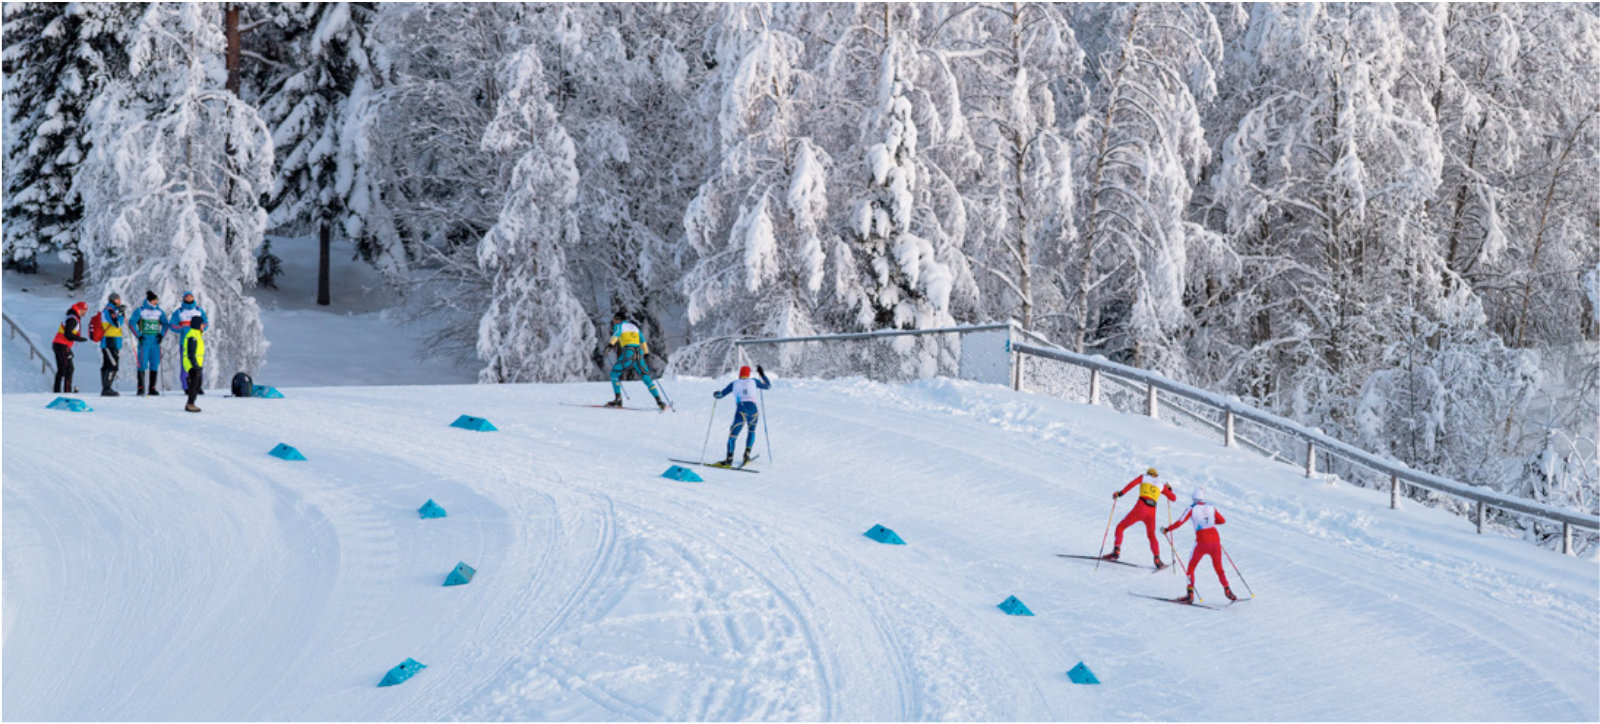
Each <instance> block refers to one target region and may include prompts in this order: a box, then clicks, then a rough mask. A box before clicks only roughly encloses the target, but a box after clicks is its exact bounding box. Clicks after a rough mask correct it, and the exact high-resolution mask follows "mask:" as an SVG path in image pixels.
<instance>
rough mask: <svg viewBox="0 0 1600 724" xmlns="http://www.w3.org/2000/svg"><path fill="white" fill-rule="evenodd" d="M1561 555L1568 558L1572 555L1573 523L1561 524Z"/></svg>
mask: <svg viewBox="0 0 1600 724" xmlns="http://www.w3.org/2000/svg"><path fill="white" fill-rule="evenodd" d="M1561 554H1562V555H1567V556H1570V555H1572V524H1571V523H1566V522H1563V523H1562V524H1561Z"/></svg>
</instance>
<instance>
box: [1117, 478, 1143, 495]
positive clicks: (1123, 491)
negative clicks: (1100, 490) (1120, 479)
mask: <svg viewBox="0 0 1600 724" xmlns="http://www.w3.org/2000/svg"><path fill="white" fill-rule="evenodd" d="M1141 480H1144V476H1143V475H1140V476H1139V477H1137V478H1134V479H1133V480H1130V481H1128V484H1127V485H1124V486H1122V489H1121V490H1118V491H1117V492H1115V493H1112V494H1111V499H1112V500H1115V499H1117V498H1120V497H1122V496H1124V495H1127V494H1128V491H1130V490H1133V489H1134V488H1136V487H1138V486H1139V481H1141Z"/></svg>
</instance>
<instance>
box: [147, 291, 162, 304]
mask: <svg viewBox="0 0 1600 724" xmlns="http://www.w3.org/2000/svg"><path fill="white" fill-rule="evenodd" d="M157 299H160V297H158V296H156V293H155V292H153V291H150V290H148V289H146V290H145V292H144V300H145V301H147V302H153V301H155V300H157Z"/></svg>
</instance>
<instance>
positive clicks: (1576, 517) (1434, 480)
mask: <svg viewBox="0 0 1600 724" xmlns="http://www.w3.org/2000/svg"><path fill="white" fill-rule="evenodd" d="M1011 351H1012V352H1013V354H1015V355H1016V356H1017V358H1018V360H1017V361H1018V363H1019V364H1018V366H1019V367H1020V366H1021V364H1020V363H1021V358H1022V357H1023V356H1025V355H1026V356H1034V357H1040V358H1043V359H1049V360H1055V361H1057V362H1063V363H1066V364H1069V365H1073V366H1075V367H1081V368H1084V369H1086V370H1088V371H1089V393H1088V395H1087V397H1088V400H1087V401H1088V402H1089V404H1096V405H1097V404H1100V397H1101V393H1102V384H1101V379H1100V378H1101V377H1102V376H1105V377H1107V378H1108V379H1110V380H1113V381H1115V382H1117V383H1120V384H1121V385H1123V386H1127V387H1134V388H1142V389H1143V391H1144V393H1145V394H1144V396H1145V401H1144V406H1145V414H1147V415H1149V416H1151V417H1159V416H1160V410H1161V401H1160V397H1159V393H1162V392H1164V393H1166V394H1168V395H1172V396H1175V397H1177V398H1180V399H1183V400H1187V401H1189V402H1192V403H1196V404H1198V405H1200V406H1201V407H1202V408H1211V409H1214V410H1216V411H1218V412H1220V413H1221V415H1222V418H1223V421H1222V425H1221V427H1222V444H1223V445H1226V446H1229V447H1233V446H1234V445H1236V444H1239V441H1240V440H1241V438H1240V437H1239V435H1238V431H1237V424H1238V421H1240V420H1244V421H1248V422H1250V423H1252V424H1255V425H1258V426H1260V427H1263V428H1266V429H1269V430H1273V431H1276V432H1279V433H1282V434H1284V435H1287V436H1290V437H1292V438H1296V439H1298V440H1299V441H1300V442H1302V443H1304V445H1305V451H1306V453H1305V472H1306V476H1307V477H1310V476H1312V475H1314V474H1316V460H1317V452H1318V451H1319V450H1320V451H1322V452H1323V453H1324V455H1325V456H1337V457H1339V458H1342V459H1344V460H1345V461H1348V462H1350V463H1353V464H1356V465H1359V466H1362V467H1365V468H1367V469H1369V470H1372V471H1374V472H1377V473H1381V474H1384V475H1388V476H1389V507H1391V508H1397V507H1399V501H1400V495H1401V485H1402V484H1405V485H1412V486H1415V487H1418V488H1423V489H1425V490H1431V491H1433V492H1436V493H1442V494H1444V495H1449V496H1454V497H1456V498H1461V499H1463V500H1467V501H1471V502H1472V503H1474V504H1476V507H1477V511H1476V512H1477V516H1476V518H1477V528H1478V532H1479V533H1482V532H1483V526H1484V521H1485V519H1486V518H1487V514H1488V511H1489V509H1491V508H1493V509H1496V510H1502V511H1510V512H1514V513H1518V514H1521V515H1525V516H1528V517H1531V518H1535V519H1539V520H1544V521H1547V522H1550V523H1559V524H1560V525H1561V538H1562V552H1563V553H1566V554H1568V555H1571V554H1572V551H1573V546H1572V529H1573V528H1574V527H1577V528H1582V529H1584V530H1589V531H1594V532H1600V516H1594V515H1587V514H1584V513H1576V512H1573V511H1569V510H1564V509H1561V508H1557V507H1554V506H1550V505H1545V504H1543V503H1538V502H1535V501H1531V500H1525V499H1522V498H1516V497H1512V496H1509V495H1505V494H1502V493H1498V492H1495V491H1493V490H1487V489H1483V488H1477V487H1473V486H1470V485H1466V484H1464V483H1460V482H1457V481H1454V480H1449V479H1447V478H1442V477H1439V476H1437V475H1433V474H1430V473H1425V472H1422V471H1419V470H1413V469H1411V468H1410V467H1408V466H1406V465H1405V464H1403V463H1400V462H1398V461H1394V460H1388V459H1384V458H1381V457H1379V456H1377V455H1374V454H1372V453H1369V452H1367V451H1365V450H1362V449H1360V448H1357V447H1355V446H1353V445H1349V444H1346V443H1344V442H1340V441H1339V440H1336V439H1334V438H1332V437H1329V436H1328V435H1326V434H1324V433H1322V432H1321V431H1319V430H1314V429H1311V428H1308V427H1306V426H1304V425H1301V424H1299V423H1297V422H1294V421H1292V420H1288V419H1285V418H1282V417H1279V416H1277V415H1274V414H1272V413H1269V412H1264V411H1262V410H1258V409H1256V408H1254V407H1250V406H1248V405H1245V404H1244V403H1242V402H1239V401H1238V400H1234V399H1227V398H1223V397H1221V396H1218V395H1215V394H1212V393H1210V392H1207V391H1205V390H1201V389H1199V388H1196V387H1192V386H1190V385H1186V384H1183V383H1181V382H1174V381H1172V380H1169V379H1167V378H1165V377H1162V376H1161V375H1158V374H1155V373H1153V372H1150V371H1147V370H1142V369H1138V368H1136V367H1128V366H1126V365H1121V364H1117V363H1115V362H1112V361H1110V360H1107V359H1105V358H1104V357H1092V356H1089V355H1082V354H1076V353H1073V352H1068V351H1066V350H1063V349H1058V348H1046V347H1040V346H1037V345H1032V344H1026V343H1013V344H1012V345H1011ZM1013 387H1014V388H1015V389H1018V390H1022V387H1023V385H1022V380H1021V377H1020V376H1018V377H1017V384H1016V385H1014V386H1013ZM1174 409H1176V408H1174ZM1188 414H1190V415H1193V414H1194V413H1188ZM1206 422H1207V424H1212V423H1210V421H1206ZM1249 446H1250V447H1254V448H1256V449H1257V450H1258V451H1262V452H1265V451H1266V449H1265V448H1263V447H1261V446H1258V445H1254V444H1250V445H1249ZM1274 457H1278V456H1276V455H1274Z"/></svg>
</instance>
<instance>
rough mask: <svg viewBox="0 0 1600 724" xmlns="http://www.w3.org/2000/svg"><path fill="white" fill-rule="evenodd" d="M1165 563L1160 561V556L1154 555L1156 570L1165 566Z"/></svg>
mask: <svg viewBox="0 0 1600 724" xmlns="http://www.w3.org/2000/svg"><path fill="white" fill-rule="evenodd" d="M1166 567H1167V564H1165V563H1162V562H1161V556H1156V570H1158V571H1159V570H1161V569H1163V568H1166Z"/></svg>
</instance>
